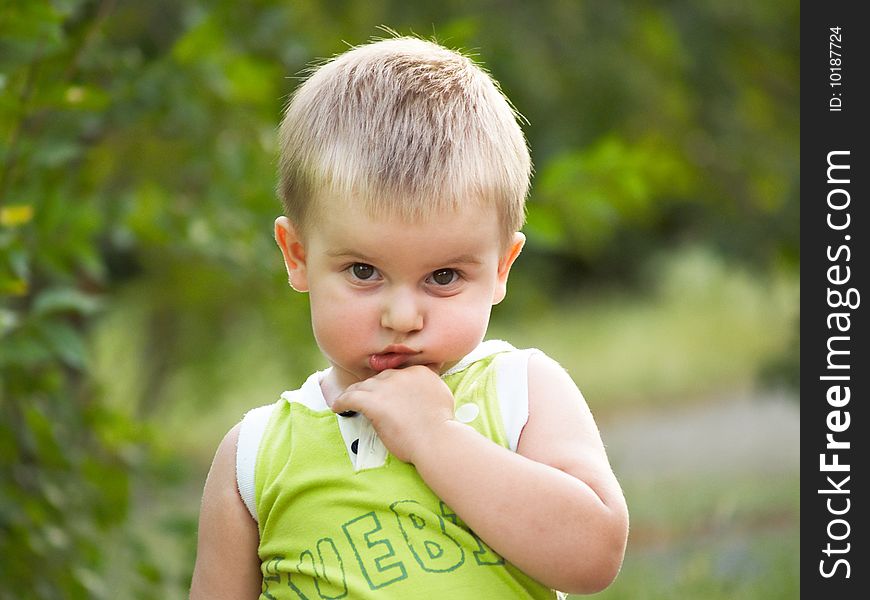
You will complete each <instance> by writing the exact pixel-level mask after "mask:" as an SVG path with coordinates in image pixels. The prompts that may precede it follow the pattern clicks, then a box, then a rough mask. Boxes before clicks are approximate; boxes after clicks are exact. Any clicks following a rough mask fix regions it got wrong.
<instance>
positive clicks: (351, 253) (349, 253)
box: [326, 248, 374, 262]
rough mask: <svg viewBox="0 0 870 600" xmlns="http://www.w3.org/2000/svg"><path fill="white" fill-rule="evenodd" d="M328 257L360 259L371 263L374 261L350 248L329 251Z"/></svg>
mask: <svg viewBox="0 0 870 600" xmlns="http://www.w3.org/2000/svg"><path fill="white" fill-rule="evenodd" d="M326 255H327V256H329V257H332V258H343V257H349V258H358V259H360V261H363V262H371V261H373V260H374V259H373V258H371V257H368V256H366V255H365V254H360V253H359V252H357V251H356V250H351V249H350V248H338V249H337V250H327V251H326Z"/></svg>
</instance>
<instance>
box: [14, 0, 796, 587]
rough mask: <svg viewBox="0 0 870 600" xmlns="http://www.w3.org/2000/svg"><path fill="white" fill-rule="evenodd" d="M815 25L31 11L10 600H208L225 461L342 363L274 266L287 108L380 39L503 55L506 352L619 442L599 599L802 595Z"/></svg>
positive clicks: (255, 8)
mask: <svg viewBox="0 0 870 600" xmlns="http://www.w3.org/2000/svg"><path fill="white" fill-rule="evenodd" d="M799 19H800V14H799V3H798V2H796V1H791V2H775V1H772V0H753V1H749V0H671V1H664V0H662V1H654V0H649V1H636V2H629V1H627V0H614V1H610V2H590V1H569V0H550V1H546V2H518V1H506V0H505V1H497V0H488V1H487V0H473V1H469V0H465V1H463V2H459V1H454V0H442V1H441V2H434V1H431V2H428V1H427V2H407V1H399V0H396V1H388V0H371V1H367V2H353V1H341V0H320V1H314V0H280V1H279V0H256V1H249V2H234V1H228V0H214V1H206V0H151V1H149V2H134V1H132V0H117V1H111V0H104V1H87V0H53V1H48V0H2V2H0V295H2V306H0V556H2V559H0V598H2V599H4V600H5V599H13V598H14V599H20V598H38V599H42V598H46V599H47V598H99V599H101V598H118V597H125V598H180V597H185V596H186V590H187V586H188V584H189V581H190V574H191V569H192V565H193V559H194V553H195V534H196V519H197V515H198V510H199V498H200V493H201V490H202V484H203V482H204V478H205V474H206V472H207V470H208V466H209V463H210V460H211V456H212V453H213V452H214V449H215V447H216V445H217V443H218V442H219V440H220V439H221V437H222V436H223V434H224V433H225V431H226V430H227V429H228V428H229V427H231V426H232V425H233V424H234V423H235V422H236V421H237V420H238V419H239V418H240V416H241V415H242V414H243V413H244V411H246V410H247V409H249V408H251V407H254V406H258V405H261V404H265V403H268V402H271V401H272V400H273V399H275V398H276V397H277V395H278V393H280V391H281V390H284V389H289V388H293V387H295V386H297V385H299V384H300V383H301V382H302V380H303V379H304V377H305V375H306V374H308V373H309V372H310V371H312V370H313V369H316V368H319V367H321V366H323V360H322V358H321V357H320V356H319V355H318V353H317V350H316V347H315V346H314V343H313V339H312V337H311V334H310V329H309V325H308V314H307V300H306V297H305V296H303V295H300V294H295V293H293V292H292V291H291V290H290V289H289V288H288V287H287V285H286V275H285V274H284V272H283V268H282V265H281V261H280V256H279V253H278V251H277V249H276V248H275V247H274V242H273V241H272V237H271V227H272V221H273V219H274V218H275V216H277V214H278V213H279V210H280V209H279V203H278V201H277V200H276V199H275V194H274V185H275V181H276V177H275V167H276V140H275V133H276V126H277V122H278V120H279V118H280V111H281V108H282V104H283V102H284V101H285V100H286V97H287V95H288V94H289V93H290V92H291V91H292V90H293V88H294V86H295V85H296V84H297V83H298V81H299V77H300V74H301V73H302V72H303V70H304V69H305V67H306V66H307V65H308V64H309V63H310V62H311V61H312V60H314V59H316V58H320V57H329V56H332V55H333V54H335V53H339V52H341V51H342V50H344V49H346V48H347V47H348V44H358V43H363V42H365V41H367V40H368V39H370V38H371V37H373V36H378V35H385V34H384V33H383V32H382V31H381V30H379V29H378V25H381V24H383V25H387V26H389V27H392V28H394V29H396V30H397V31H398V32H400V33H403V34H407V33H416V34H418V35H421V36H424V37H431V36H434V37H435V38H436V39H437V40H439V41H441V42H442V43H444V44H445V45H448V46H451V47H457V48H462V49H465V50H467V51H470V52H472V53H474V54H475V56H476V57H477V58H478V59H479V60H481V61H482V62H483V63H484V64H485V65H486V66H487V68H488V69H489V70H490V71H491V72H492V73H493V74H494V76H495V77H496V78H497V79H498V80H499V81H500V82H501V84H502V86H503V89H504V90H505V92H506V93H507V95H508V96H509V97H510V98H511V99H512V100H513V102H514V103H515V104H516V106H517V108H518V109H519V110H520V111H521V112H522V113H523V114H524V115H525V116H526V117H527V118H528V120H529V125H528V126H527V127H526V128H525V129H526V132H527V135H528V138H529V141H530V144H531V148H532V155H533V159H534V162H535V165H536V176H535V179H534V185H533V189H532V193H531V197H530V201H529V221H528V225H527V227H526V229H525V232H526V234H527V236H528V240H529V241H528V244H527V247H526V250H525V251H524V253H523V255H522V257H521V259H520V261H519V262H518V263H517V265H516V266H515V268H514V274H513V276H512V281H511V286H510V293H509V295H508V299H507V300H506V301H505V302H504V303H503V304H502V305H500V306H499V307H498V308H497V309H496V311H495V314H494V320H493V324H492V327H491V335H492V336H494V337H504V338H507V339H509V340H511V341H512V342H513V343H514V344H516V345H521V346H537V347H540V348H542V349H545V350H546V351H547V352H548V353H549V354H551V355H552V356H553V357H555V358H556V359H558V360H559V361H560V362H562V364H563V365H564V366H565V367H566V368H567V369H568V370H569V371H570V372H571V374H572V375H573V377H574V379H575V380H576V381H577V383H578V385H580V387H581V389H582V390H583V391H584V393H585V395H586V397H587V400H588V402H589V404H590V406H591V407H592V410H593V412H594V413H595V415H596V417H597V419H598V422H599V425H600V426H601V429H602V434H603V436H604V440H605V443H606V444H607V446H608V452H609V454H610V457H611V461H612V463H613V467H614V469H615V471H616V473H617V475H618V476H619V478H620V481H621V482H622V484H623V487H624V489H625V492H626V496H627V499H628V502H629V506H630V510H631V515H632V529H631V535H630V540H629V547H628V552H627V554H626V559H625V564H624V567H623V571H622V573H621V574H620V576H619V577H618V579H617V580H616V582H615V583H614V584H613V585H612V586H611V587H610V588H609V589H608V590H606V591H605V592H604V593H602V594H600V597H602V598H609V599H617V598H624V599H638V598H641V599H644V598H650V599H652V598H662V599H664V598H700V599H719V598H722V599H725V598H741V599H747V598H748V599H754V598H758V599H762V598H763V599H765V600H769V599H772V598H774V599H775V598H783V599H786V598H789V599H790V598H794V597H796V596H797V594H798V557H797V550H798V545H799V533H798V516H799V500H798V461H797V441H798V422H799V421H798V415H797V406H798V402H797V398H798V391H797V384H796V381H797V372H798V368H799V365H798V344H799V339H798V333H797V332H798V319H799V295H798V288H799V279H798V271H799V260H800V257H799V250H798V245H799V244H798V242H799V239H798V223H799V216H798V215H799V211H798V209H799V193H798V184H799V175H798V160H797V156H798V151H799V139H798V135H799V122H798V115H799V97H798V87H799V38H798V24H799ZM578 559H581V560H582V557H578Z"/></svg>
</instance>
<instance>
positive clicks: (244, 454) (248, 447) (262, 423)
mask: <svg viewBox="0 0 870 600" xmlns="http://www.w3.org/2000/svg"><path fill="white" fill-rule="evenodd" d="M275 406H276V405H275V404H267V405H266V406H261V407H259V408H255V409H253V410H250V411H248V413H247V414H245V416H244V418H242V425H241V427H240V428H239V443H238V446H237V447H236V484H237V485H238V487H239V495H240V496H241V497H242V501H243V502H244V503H245V506H246V507H248V512H249V513H251V516H252V517H253V518H254V520H255V521H257V522H258V523H259V521H260V520H259V519H258V518H257V503H256V499H255V493H254V470H255V468H256V465H257V452H258V451H259V449H260V440H262V439H263V432H264V431H266V425H268V424H269V418H270V417H271V416H272V411H273V410H274V409H275Z"/></svg>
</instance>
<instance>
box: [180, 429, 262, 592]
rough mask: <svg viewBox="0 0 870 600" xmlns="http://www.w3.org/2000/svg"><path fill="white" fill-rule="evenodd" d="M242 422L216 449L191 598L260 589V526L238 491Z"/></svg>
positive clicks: (205, 497)
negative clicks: (238, 454) (238, 447)
mask: <svg viewBox="0 0 870 600" xmlns="http://www.w3.org/2000/svg"><path fill="white" fill-rule="evenodd" d="M240 430H241V423H240V424H237V425H235V426H234V427H233V428H232V429H230V430H229V432H227V434H226V435H225V436H224V438H223V440H222V441H221V443H220V444H219V445H218V449H217V452H216V453H215V457H214V461H213V462H212V466H211V470H210V471H209V473H208V478H207V479H206V483H205V490H204V491H203V497H202V506H201V508H200V516H199V531H198V544H197V556H196V565H195V567H194V573H193V581H192V585H191V597H192V598H205V597H221V598H223V597H226V598H230V597H232V598H236V597H243V596H249V595H250V594H251V593H252V592H254V591H255V590H257V589H259V561H258V559H257V544H258V541H259V535H258V532H257V525H256V523H255V522H254V520H253V519H252V518H251V516H250V514H248V511H247V509H246V508H245V506H244V504H243V503H242V499H241V498H240V497H239V494H238V490H237V488H236V469H235V465H236V446H237V444H238V439H239V432H240Z"/></svg>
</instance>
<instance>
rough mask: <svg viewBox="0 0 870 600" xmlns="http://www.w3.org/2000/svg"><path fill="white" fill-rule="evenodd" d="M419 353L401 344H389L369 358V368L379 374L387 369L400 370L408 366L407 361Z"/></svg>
mask: <svg viewBox="0 0 870 600" xmlns="http://www.w3.org/2000/svg"><path fill="white" fill-rule="evenodd" d="M419 353H420V352H419V351H418V350H414V349H413V348H409V347H408V346H404V345H402V344H390V345H389V346H387V347H386V348H384V349H383V350H381V351H380V352H378V353H376V354H372V355H371V356H369V367H371V369H372V370H373V371H376V372H378V373H380V372H381V371H386V370H387V369H401V368H402V367H406V366H409V365H408V360H409V359H410V358H411V357H412V356H414V355H416V354H419Z"/></svg>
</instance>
